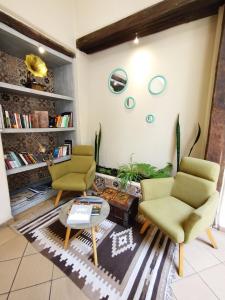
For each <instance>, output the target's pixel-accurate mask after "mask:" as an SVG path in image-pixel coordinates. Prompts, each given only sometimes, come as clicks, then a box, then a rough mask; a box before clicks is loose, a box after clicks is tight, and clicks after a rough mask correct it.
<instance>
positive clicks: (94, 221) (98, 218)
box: [59, 196, 110, 229]
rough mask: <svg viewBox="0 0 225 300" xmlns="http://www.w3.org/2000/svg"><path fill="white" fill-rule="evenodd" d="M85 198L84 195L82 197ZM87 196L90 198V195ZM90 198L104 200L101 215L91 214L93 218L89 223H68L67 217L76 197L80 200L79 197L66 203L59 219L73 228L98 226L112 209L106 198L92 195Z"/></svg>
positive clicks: (66, 225)
mask: <svg viewBox="0 0 225 300" xmlns="http://www.w3.org/2000/svg"><path fill="white" fill-rule="evenodd" d="M82 198H84V197H82ZM85 198H87V199H88V198H89V197H88V196H87V197H85ZM90 198H92V199H93V198H96V199H101V200H102V207H101V212H100V214H99V215H97V216H91V220H90V222H89V223H84V224H73V225H71V224H70V225H68V224H67V218H68V215H69V210H70V209H71V207H72V205H73V202H74V200H75V199H77V200H79V197H77V198H75V199H73V200H71V201H70V202H68V203H67V204H66V205H64V206H63V207H62V208H61V210H60V213H59V220H60V222H61V223H62V224H63V225H64V226H65V227H68V226H69V227H70V228H72V229H86V228H91V227H93V226H97V225H98V224H100V223H101V222H103V221H104V220H105V219H106V218H107V217H108V215H109V211H110V206H109V204H108V202H107V201H105V200H104V199H102V198H100V197H94V196H90Z"/></svg>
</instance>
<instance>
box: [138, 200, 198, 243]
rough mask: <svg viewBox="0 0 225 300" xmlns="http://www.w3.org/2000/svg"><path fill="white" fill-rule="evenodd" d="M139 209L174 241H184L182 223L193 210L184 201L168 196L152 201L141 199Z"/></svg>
mask: <svg viewBox="0 0 225 300" xmlns="http://www.w3.org/2000/svg"><path fill="white" fill-rule="evenodd" d="M139 207H140V210H141V212H143V214H144V216H145V217H147V218H148V219H149V220H150V221H152V222H153V223H154V224H155V225H157V226H158V227H159V228H160V229H161V230H162V231H163V232H164V233H166V234H167V235H168V236H169V237H170V238H171V239H172V240H173V241H174V242H176V243H182V242H183V241H184V236H185V235H184V229H183V223H184V222H185V221H186V220H187V219H188V218H189V216H190V214H191V213H192V211H193V210H194V209H193V208H192V207H191V206H189V205H187V204H186V203H185V202H183V201H180V200H178V199H176V198H174V197H171V196H168V197H163V198H159V199H155V200H152V201H143V202H142V203H141V204H140V206H139Z"/></svg>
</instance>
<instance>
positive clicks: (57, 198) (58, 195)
mask: <svg viewBox="0 0 225 300" xmlns="http://www.w3.org/2000/svg"><path fill="white" fill-rule="evenodd" d="M62 192H63V191H62V190H60V191H58V194H57V196H56V198H55V207H57V206H58V204H59V200H60V199H61V196H62Z"/></svg>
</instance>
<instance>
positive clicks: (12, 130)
mask: <svg viewBox="0 0 225 300" xmlns="http://www.w3.org/2000/svg"><path fill="white" fill-rule="evenodd" d="M63 131H75V127H61V128H3V129H2V133H12V134H13V133H32V132H63Z"/></svg>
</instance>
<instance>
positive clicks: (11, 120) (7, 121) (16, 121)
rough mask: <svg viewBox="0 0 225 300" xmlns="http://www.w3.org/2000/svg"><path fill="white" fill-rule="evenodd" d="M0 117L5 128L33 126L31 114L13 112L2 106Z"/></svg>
mask: <svg viewBox="0 0 225 300" xmlns="http://www.w3.org/2000/svg"><path fill="white" fill-rule="evenodd" d="M0 119H1V124H2V126H3V128H32V124H31V115H30V114H19V113H17V112H15V113H11V112H9V111H7V110H5V111H3V110H2V108H0Z"/></svg>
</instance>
